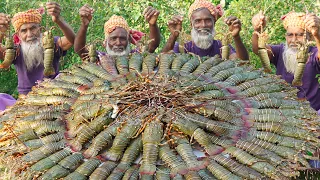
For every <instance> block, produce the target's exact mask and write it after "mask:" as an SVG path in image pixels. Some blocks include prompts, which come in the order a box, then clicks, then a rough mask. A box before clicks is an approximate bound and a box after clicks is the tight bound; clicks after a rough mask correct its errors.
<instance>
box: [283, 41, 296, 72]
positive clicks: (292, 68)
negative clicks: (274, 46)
mask: <svg viewBox="0 0 320 180" xmlns="http://www.w3.org/2000/svg"><path fill="white" fill-rule="evenodd" d="M297 53H298V48H295V47H290V46H288V44H286V46H285V49H284V51H283V54H282V55H283V63H284V66H285V68H286V70H287V71H288V72H289V73H292V74H294V73H295V72H296V69H297V66H298V62H297Z"/></svg>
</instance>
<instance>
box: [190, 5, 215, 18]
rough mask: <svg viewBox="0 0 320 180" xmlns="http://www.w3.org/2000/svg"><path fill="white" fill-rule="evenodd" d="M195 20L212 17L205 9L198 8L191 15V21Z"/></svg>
mask: <svg viewBox="0 0 320 180" xmlns="http://www.w3.org/2000/svg"><path fill="white" fill-rule="evenodd" d="M196 19H213V16H212V15H211V13H210V11H209V10H208V9H207V8H200V9H197V10H195V11H193V13H192V14H191V20H196Z"/></svg>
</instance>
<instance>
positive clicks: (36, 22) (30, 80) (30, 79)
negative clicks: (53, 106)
mask: <svg viewBox="0 0 320 180" xmlns="http://www.w3.org/2000/svg"><path fill="white" fill-rule="evenodd" d="M46 9H47V13H48V14H49V15H51V17H52V18H51V19H52V21H53V22H54V23H56V24H57V25H58V27H59V28H60V29H61V31H62V32H63V34H64V36H63V37H54V43H55V48H54V59H53V66H54V69H55V75H53V76H49V77H47V78H54V77H55V76H56V75H57V74H58V73H59V59H60V57H61V56H63V55H65V54H66V50H68V49H69V48H71V47H72V45H73V41H74V38H75V33H74V31H73V29H72V28H71V27H70V26H69V24H68V23H67V22H66V21H65V20H64V19H63V18H62V17H61V16H60V12H61V8H60V5H59V4H57V3H55V2H48V3H46ZM43 11H44V9H30V10H28V11H25V12H19V13H17V14H15V15H14V16H13V18H12V19H10V17H9V16H8V15H6V14H3V13H0V32H2V33H1V35H0V42H2V40H3V38H4V34H3V33H4V32H6V31H7V30H8V28H9V23H10V22H11V23H12V25H13V27H14V30H15V34H14V36H13V38H14V43H15V46H16V47H17V54H16V56H15V59H14V61H13V64H14V65H15V68H16V71H17V75H18V92H19V96H23V95H26V94H28V92H30V91H31V88H32V86H34V85H35V84H36V82H37V81H39V80H40V81H41V80H42V79H43V78H44V75H43V71H44V65H43V62H44V49H43V47H42V33H41V19H42V13H43ZM5 50H6V49H5V48H4V46H0V59H4V55H3V54H4V52H5Z"/></svg>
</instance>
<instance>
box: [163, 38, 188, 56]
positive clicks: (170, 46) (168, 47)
mask: <svg viewBox="0 0 320 180" xmlns="http://www.w3.org/2000/svg"><path fill="white" fill-rule="evenodd" d="M178 37H179V35H177V34H170V36H169V39H168V41H167V43H166V44H165V46H164V48H163V49H162V52H169V51H171V50H173V48H174V44H175V42H176V40H177V39H178ZM182 45H183V44H182Z"/></svg>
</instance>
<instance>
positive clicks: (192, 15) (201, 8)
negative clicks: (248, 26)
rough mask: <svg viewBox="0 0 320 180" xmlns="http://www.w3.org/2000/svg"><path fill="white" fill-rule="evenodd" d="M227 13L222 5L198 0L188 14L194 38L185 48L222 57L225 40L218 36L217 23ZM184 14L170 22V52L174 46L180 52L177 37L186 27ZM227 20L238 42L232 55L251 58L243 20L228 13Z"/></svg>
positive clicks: (166, 47) (168, 46)
mask: <svg viewBox="0 0 320 180" xmlns="http://www.w3.org/2000/svg"><path fill="white" fill-rule="evenodd" d="M222 15H223V10H222V8H221V6H220V5H218V6H215V5H214V4H212V3H211V2H209V1H207V0H196V1H195V2H194V3H193V4H192V5H191V6H190V8H189V12H188V18H189V19H190V22H191V27H192V30H191V38H192V41H190V42H187V43H185V44H184V49H185V52H187V53H188V52H191V53H194V54H197V55H199V56H201V57H202V56H210V57H212V56H215V55H216V54H219V55H220V57H221V47H222V44H221V42H220V41H218V40H214V36H215V34H216V31H215V23H216V22H217V20H218V19H219V18H220V17H221V16H222ZM182 20H183V19H182V17H181V16H178V15H175V16H173V17H172V19H171V20H169V22H168V26H169V29H170V33H171V34H170V37H169V39H168V41H167V43H166V45H165V47H164V49H163V50H162V51H163V52H169V51H171V50H173V51H174V52H175V53H179V44H178V43H176V40H177V38H178V36H179V34H180V32H181V30H182ZM224 22H225V23H226V24H227V25H228V26H229V30H230V32H231V34H232V37H233V39H234V43H235V45H236V51H235V50H234V48H233V47H232V46H231V45H229V47H230V49H231V50H230V56H229V59H234V58H240V59H242V60H248V59H249V55H248V51H247V49H246V48H245V46H244V44H243V43H242V40H241V37H240V31H241V22H240V20H239V19H237V18H236V17H232V16H231V17H228V18H226V19H225V20H224Z"/></svg>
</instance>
